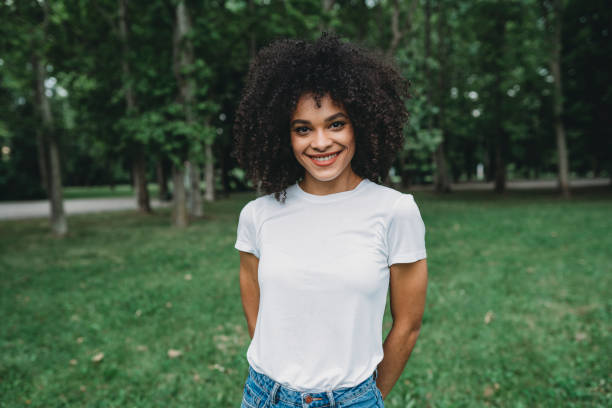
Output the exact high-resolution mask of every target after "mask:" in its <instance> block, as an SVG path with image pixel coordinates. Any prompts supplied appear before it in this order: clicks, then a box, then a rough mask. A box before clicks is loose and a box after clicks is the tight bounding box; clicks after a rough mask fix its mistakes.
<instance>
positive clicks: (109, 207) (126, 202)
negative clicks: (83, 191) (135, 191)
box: [0, 197, 171, 220]
mask: <svg viewBox="0 0 612 408" xmlns="http://www.w3.org/2000/svg"><path fill="white" fill-rule="evenodd" d="M169 205H171V203H169V202H160V201H159V200H156V199H155V200H151V206H152V207H153V208H158V207H167V206H169ZM136 209H137V207H136V199H135V198H133V197H117V198H71V199H66V200H64V211H65V212H66V214H67V215H74V214H86V213H95V212H101V211H122V210H136ZM50 211H51V210H50V207H49V201H47V200H36V201H6V202H0V220H10V219H13V220H15V219H22V218H44V217H48V216H49V213H50Z"/></svg>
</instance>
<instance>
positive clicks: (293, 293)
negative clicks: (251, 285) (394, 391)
mask: <svg viewBox="0 0 612 408" xmlns="http://www.w3.org/2000/svg"><path fill="white" fill-rule="evenodd" d="M286 190H287V197H286V201H285V203H284V204H283V203H280V202H278V201H276V200H275V199H274V195H273V194H268V195H265V196H261V197H258V198H256V199H254V200H251V201H250V202H248V203H247V204H246V205H245V206H244V207H243V208H242V211H241V212H240V218H239V221H238V230H237V239H236V243H235V248H236V249H238V250H240V251H245V252H250V253H253V254H255V256H257V257H258V258H259V269H258V280H259V288H260V299H259V312H258V315H257V322H256V326H255V333H254V336H253V339H252V341H251V344H250V345H249V348H248V350H247V360H248V362H249V364H250V365H251V366H252V367H253V368H254V369H255V370H256V371H258V372H261V373H264V374H266V375H267V376H268V377H270V378H272V379H273V380H275V381H277V382H279V383H281V384H283V385H285V386H287V387H289V388H293V389H295V390H298V391H305V392H322V391H329V390H332V389H336V388H342V387H352V386H355V385H357V384H359V383H360V382H362V381H363V380H365V379H366V378H367V377H368V376H370V375H371V374H372V372H373V371H374V370H375V368H376V366H377V365H378V363H379V362H380V361H381V360H382V358H383V348H382V322H383V315H384V311H385V305H386V300H387V289H388V287H389V266H390V265H392V264H394V263H400V262H415V261H418V260H419V259H423V258H426V252H425V225H424V224H423V220H422V219H421V214H420V212H419V209H418V207H417V204H416V203H415V201H414V197H413V196H412V194H406V193H402V192H399V191H397V190H394V189H392V188H389V187H386V186H382V185H379V184H377V183H375V182H373V181H370V180H369V179H363V180H362V181H361V182H360V184H359V185H358V186H357V187H355V188H354V189H353V190H349V191H342V192H339V193H333V194H327V195H315V194H310V193H307V192H305V191H303V190H302V189H301V188H300V186H299V185H298V184H297V183H295V184H293V185H291V186H290V187H288V188H287V189H286Z"/></svg>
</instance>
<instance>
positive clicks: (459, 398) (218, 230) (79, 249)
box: [0, 190, 612, 408]
mask: <svg viewBox="0 0 612 408" xmlns="http://www.w3.org/2000/svg"><path fill="white" fill-rule="evenodd" d="M414 196H415V199H416V201H417V203H418V205H419V207H420V209H421V214H422V216H423V219H424V221H425V225H426V228H427V233H426V241H427V251H428V267H429V276H430V283H429V289H428V298H427V307H426V313H425V317H424V323H423V327H422V331H421V336H420V338H419V340H418V342H417V346H416V348H415V350H414V353H413V355H412V357H411V359H410V361H409V362H408V365H407V366H406V369H405V371H404V373H403V374H402V376H401V378H400V379H399V381H398V382H397V384H396V385H395V387H394V389H393V390H392V391H391V393H390V394H389V396H388V397H387V399H386V400H385V405H386V406H387V407H397V408H400V407H401V408H404V407H427V406H432V407H481V406H482V407H485V406H503V407H506V406H507V407H538V406H542V407H556V406H570V407H571V406H576V407H584V406H601V407H604V406H610V405H612V363H611V357H610V356H612V342H611V338H610V334H611V329H612V324H611V314H612V296H611V294H612V293H611V288H612V266H611V265H612V251H611V250H610V248H611V247H612V234H611V233H610V232H611V230H612V221H611V220H612V217H611V215H612V192H609V191H606V190H599V192H596V191H595V190H593V191H589V190H584V191H583V192H582V193H580V194H577V195H575V196H574V198H573V199H572V200H570V201H569V202H559V201H558V200H557V199H556V198H555V197H554V196H553V195H552V194H551V193H534V192H514V193H509V194H506V195H504V196H502V197H498V196H495V195H494V194H493V193H489V192H479V193H470V192H462V193H453V194H452V195H444V196H436V195H435V194H433V193H429V192H415V193H414ZM254 197H255V195H254V194H246V193H245V194H235V195H234V196H232V198H230V199H222V200H219V201H218V202H215V203H212V204H208V203H207V204H205V212H206V214H207V216H206V217H205V218H204V219H202V220H198V221H197V222H194V223H192V225H191V226H190V227H189V228H188V229H185V230H179V229H174V228H171V227H170V226H169V211H170V210H169V209H159V210H157V211H156V212H155V213H154V214H153V215H151V216H143V215H138V214H137V213H135V212H133V211H124V212H113V213H103V214H96V215H79V216H71V217H70V218H69V226H70V233H69V235H68V237H66V238H65V239H63V240H58V239H54V238H53V237H51V236H50V234H49V233H48V231H47V230H48V228H47V221H46V220H20V221H5V222H1V223H0V307H1V309H0V319H1V322H2V324H1V325H0V347H1V348H0V407H23V406H29V407H63V406H65V407H196V406H197V407H223V408H224V407H238V406H239V405H240V400H241V397H242V387H243V385H244V380H245V378H246V375H247V367H248V366H247V361H246V357H245V353H246V349H247V347H248V344H249V341H250V338H249V336H248V332H247V329H246V324H245V320H244V317H243V312H242V305H241V302H240V289H239V284H238V262H239V259H238V253H237V251H236V250H235V249H234V248H233V244H234V240H235V232H236V223H237V220H238V213H239V211H240V208H241V207H242V205H244V204H245V203H246V202H247V201H248V200H250V199H252V198H254ZM390 324H391V319H390V314H389V310H388V308H387V311H386V315H385V323H384V330H383V332H384V333H383V335H384V336H386V333H387V332H388V330H389V328H390Z"/></svg>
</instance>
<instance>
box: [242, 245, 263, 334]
mask: <svg viewBox="0 0 612 408" xmlns="http://www.w3.org/2000/svg"><path fill="white" fill-rule="evenodd" d="M239 252H240V296H241V297H242V309H243V310H244V316H245V318H246V321H247V326H248V329H249V336H251V339H252V338H253V335H254V334H255V323H256V322H257V313H258V312H259V281H258V280H257V270H258V269H259V258H257V257H256V256H255V255H253V254H251V253H249V252H244V251H239Z"/></svg>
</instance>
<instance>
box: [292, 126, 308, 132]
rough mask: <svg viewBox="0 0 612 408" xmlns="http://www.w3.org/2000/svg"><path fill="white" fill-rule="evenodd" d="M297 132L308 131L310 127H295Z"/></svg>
mask: <svg viewBox="0 0 612 408" xmlns="http://www.w3.org/2000/svg"><path fill="white" fill-rule="evenodd" d="M293 130H294V131H295V132H296V133H306V132H308V128H307V127H306V126H300V127H296V128H295V129H293Z"/></svg>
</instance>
